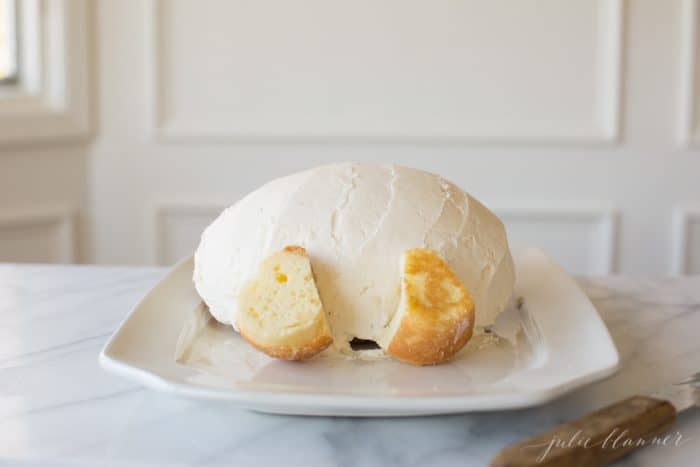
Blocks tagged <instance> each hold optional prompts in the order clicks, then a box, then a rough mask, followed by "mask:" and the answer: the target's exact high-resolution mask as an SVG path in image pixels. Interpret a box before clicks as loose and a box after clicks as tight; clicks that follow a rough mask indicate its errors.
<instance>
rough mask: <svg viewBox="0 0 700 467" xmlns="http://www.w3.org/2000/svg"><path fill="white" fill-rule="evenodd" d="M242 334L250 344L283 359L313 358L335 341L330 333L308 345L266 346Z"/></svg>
mask: <svg viewBox="0 0 700 467" xmlns="http://www.w3.org/2000/svg"><path fill="white" fill-rule="evenodd" d="M240 334H241V336H243V338H244V339H245V340H246V341H248V343H249V344H250V345H252V346H253V347H255V348H256V349H258V350H260V351H261V352H264V353H266V354H267V355H269V356H270V357H273V358H279V359H281V360H292V361H299V360H306V359H307V358H311V357H313V356H314V355H316V354H317V353H319V352H321V351H323V350H325V349H326V348H327V347H328V346H329V345H331V343H332V342H333V338H332V337H331V336H328V335H323V336H318V337H316V338H314V339H313V340H312V341H311V342H309V343H308V344H306V345H302V346H299V347H292V346H288V345H278V346H266V345H263V344H258V343H257V342H255V340H253V339H251V338H250V337H248V336H247V335H246V334H245V333H244V332H243V331H241V333H240Z"/></svg>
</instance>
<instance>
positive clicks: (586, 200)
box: [0, 0, 700, 274]
mask: <svg viewBox="0 0 700 467" xmlns="http://www.w3.org/2000/svg"><path fill="white" fill-rule="evenodd" d="M697 16H698V15H697V7H696V2H695V1H692V0H674V1H668V0H634V1H627V2H625V1H621V0H619V1H618V0H598V1H591V0H576V1H567V2H561V1H559V0H550V1H543V0H527V1H519V2H512V1H486V0H473V1H466V0H435V1H432V2H425V1H417V0H416V1H405V0H404V1H400V0H386V1H383V2H373V1H370V0H357V1H353V2H349V1H343V2H341V1H331V2H329V1H321V0H303V1H302V0H300V1H298V2H291V3H290V2H282V1H279V0H278V1H271V0H268V1H265V0H258V1H255V2H252V1H242V0H235V1H213V0H209V1H200V2H193V1H189V0H151V1H145V2H141V1H136V0H129V1H107V0H104V1H100V2H98V3H97V5H96V12H95V21H96V28H95V31H96V32H95V50H96V53H95V55H94V60H95V66H94V68H95V70H96V73H95V76H94V77H93V78H94V80H95V85H96V86H95V87H96V89H97V95H96V99H95V103H96V107H97V114H96V116H95V117H96V121H95V122H94V123H95V128H96V136H95V139H94V141H93V143H92V145H91V146H90V149H89V173H88V175H87V177H86V178H87V181H86V183H87V186H88V193H89V195H88V200H89V210H88V211H87V213H88V216H89V220H90V223H89V225H90V229H89V232H88V235H87V238H88V239H90V240H91V243H92V244H91V245H88V246H89V250H88V259H90V260H93V261H95V262H98V263H128V264H142V263H147V262H159V263H162V264H167V263H172V262H173V261H174V260H175V259H177V258H178V257H179V256H182V255H185V254H187V253H188V252H189V251H191V250H192V248H193V247H194V245H195V244H196V241H197V237H198V234H199V232H200V231H201V229H202V228H203V227H204V226H205V225H206V224H207V223H208V222H209V221H210V220H211V219H212V218H213V217H214V216H215V215H216V214H217V213H218V211H219V210H220V209H221V208H222V207H223V206H225V205H227V204H230V203H232V202H234V201H235V200H236V199H238V198H239V197H241V196H242V195H244V194H245V193H247V192H248V191H249V190H252V189H254V188H255V187H257V186H258V185H260V184H261V183H263V182H265V181H266V180H269V179H271V178H273V177H277V176H281V175H284V174H287V173H290V172H293V171H297V170H301V169H304V168H307V167H310V166H313V165H317V164H323V163H330V162H333V161H341V160H358V161H381V162H396V163H399V164H404V165H409V166H414V167H419V168H424V169H428V170H431V171H435V172H438V173H441V174H443V175H445V176H447V177H448V178H450V179H451V180H453V181H455V182H457V183H458V184H460V185H461V186H462V187H464V188H465V189H467V190H468V191H470V192H471V193H472V194H474V195H476V196H477V197H478V198H480V199H482V200H483V201H484V202H485V203H486V204H487V205H490V206H492V207H493V208H494V209H495V210H496V211H497V212H498V213H499V214H500V215H501V216H502V217H503V219H504V221H505V222H506V224H507V226H508V228H509V233H510V237H511V240H512V243H515V244H537V245H539V246H542V247H543V248H545V249H547V250H549V251H551V252H552V254H554V256H556V257H557V258H558V259H559V260H560V261H561V262H562V263H563V264H564V265H565V266H566V267H567V268H569V269H570V270H572V271H574V272H580V273H608V272H624V273H635V274H665V273H671V272H673V273H678V272H695V273H698V272H700V209H697V207H699V206H700V181H699V180H698V178H699V177H698V175H699V174H700V159H699V157H700V156H699V155H698V153H697V150H696V149H695V148H696V144H697V141H700V122H699V121H698V119H697V118H695V115H697V114H698V110H699V109H700V92H698V91H700V88H699V86H700V82H698V80H697V79H696V76H698V74H697V73H696V67H697V66H698V64H697V63H696V62H695V60H693V57H694V56H695V55H696V50H697V49H696V44H697V39H698V37H697V35H696V30H695V25H696V23H697ZM0 160H2V159H1V158H0ZM18 196H19V195H18ZM21 196H24V195H21Z"/></svg>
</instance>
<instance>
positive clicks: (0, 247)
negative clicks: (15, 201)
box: [0, 206, 77, 263]
mask: <svg viewBox="0 0 700 467" xmlns="http://www.w3.org/2000/svg"><path fill="white" fill-rule="evenodd" d="M76 215H77V209H75V208H72V207H68V206H46V207H18V208H15V207H13V208H9V209H2V212H0V256H2V259H0V261H28V260H29V261H32V262H45V263H53V262H57V263H73V262H75V260H76V254H75V245H76ZM27 242H29V244H28V245H24V246H26V247H27V248H29V247H31V250H29V249H27V248H24V249H23V251H18V250H20V249H22V248H21V245H20V244H22V243H27Z"/></svg>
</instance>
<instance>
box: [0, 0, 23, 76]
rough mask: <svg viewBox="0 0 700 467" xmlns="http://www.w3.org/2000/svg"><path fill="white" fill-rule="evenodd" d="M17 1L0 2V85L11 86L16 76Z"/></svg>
mask: <svg viewBox="0 0 700 467" xmlns="http://www.w3.org/2000/svg"><path fill="white" fill-rule="evenodd" d="M16 7H17V0H0V84H13V83H15V82H16V81H17V74H18V65H19V63H18V62H19V60H18V47H17V8H16Z"/></svg>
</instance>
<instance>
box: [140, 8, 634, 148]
mask: <svg viewBox="0 0 700 467" xmlns="http://www.w3.org/2000/svg"><path fill="white" fill-rule="evenodd" d="M176 5H177V3H176V2H163V1H162V0H151V3H150V10H151V13H150V14H151V18H150V21H149V25H150V28H151V31H150V34H149V36H150V40H151V44H150V51H151V53H150V59H149V64H150V67H151V68H150V72H149V74H150V77H149V80H150V82H151V104H152V105H151V112H152V116H151V120H152V123H153V126H154V133H155V136H156V139H157V140H158V141H161V142H177V143H187V142H192V143H217V142H220V143H372V142H389V143H411V142H425V143H433V144H441V143H447V144H455V143H456V144H502V145H510V144H518V145H523V144H525V145H527V144H534V145H573V146H579V145H583V146H588V145H600V144H611V143H615V142H616V141H617V140H618V138H619V121H620V105H621V104H620V101H621V99H620V95H621V85H622V84H621V82H622V78H621V69H622V66H621V63H622V40H623V27H624V23H625V21H624V17H623V16H624V1H623V0H597V1H596V2H594V5H595V6H594V8H595V11H594V12H593V13H591V14H593V15H594V18H593V19H594V22H595V32H590V34H594V35H597V37H594V38H592V39H591V38H589V37H588V34H589V32H585V33H584V32H582V33H581V34H584V35H585V39H584V38H583V37H582V38H580V39H579V38H576V39H575V41H579V42H577V44H578V45H579V46H581V47H584V46H583V45H581V44H582V42H580V41H583V40H585V41H589V42H590V47H592V48H594V50H593V52H592V54H593V55H594V56H595V58H594V60H595V63H594V64H593V68H594V69H595V70H594V71H593V76H592V77H590V80H592V81H591V83H592V84H591V83H588V82H585V80H583V81H582V80H580V79H579V78H576V77H569V75H566V76H567V78H566V79H571V80H572V82H571V83H568V84H567V83H558V84H557V86H552V87H551V88H552V89H556V88H557V87H558V86H569V85H570V86H585V89H586V90H587V92H590V94H591V101H592V105H593V110H592V111H590V112H589V110H585V111H584V110H583V109H584V108H585V107H586V105H587V104H585V103H581V102H577V106H578V107H577V106H573V105H572V106H571V109H569V108H568V107H557V108H556V110H552V112H550V113H549V114H546V115H544V114H539V113H538V114H535V113H533V112H535V111H536V110H537V109H536V107H537V106H529V105H528V106H525V107H523V108H525V109H527V108H529V109H531V110H530V111H528V112H530V114H528V115H524V114H523V115H519V116H516V117H513V116H512V115H506V111H505V110H502V109H501V108H500V107H499V110H498V111H496V113H495V114H494V115H492V116H491V118H490V119H480V118H478V119H476V120H474V121H472V122H463V121H462V120H461V117H462V116H463V115H464V112H462V113H460V111H457V112H454V109H452V107H451V106H453V105H455V104H454V103H452V102H450V103H447V102H446V101H445V102H443V101H439V102H438V103H437V104H435V103H432V102H431V103H428V104H425V106H426V108H430V106H431V105H438V106H441V107H439V108H438V110H440V111H443V110H445V109H446V108H447V107H450V109H449V111H447V112H446V113H445V114H446V115H448V116H447V117H444V118H443V117H440V118H438V117H430V112H423V113H422V114H424V115H427V116H426V117H421V118H423V119H424V120H425V121H426V122H427V124H426V125H422V124H421V122H423V120H420V119H419V120H417V122H418V123H415V122H414V123H415V125H413V126H412V125H404V124H403V123H402V122H401V116H402V115H404V116H405V113H402V111H400V106H399V110H396V105H395V104H391V103H387V105H386V106H385V108H388V109H389V110H388V111H387V112H388V114H387V116H386V118H383V119H381V120H380V121H378V123H377V122H374V121H372V122H370V123H368V124H365V123H364V122H365V120H364V119H363V118H362V116H363V115H365V116H366V115H373V114H376V112H375V110H376V109H374V107H373V106H371V105H369V104H368V105H366V106H365V107H363V104H358V105H359V106H360V107H358V108H355V107H353V105H355V104H356V102H353V103H352V104H353V105H346V104H348V103H347V102H344V101H342V100H341V101H338V102H336V101H334V100H333V99H334V98H335V99H337V96H338V95H344V94H343V93H342V92H340V91H339V92H331V91H328V96H326V94H324V93H323V92H324V91H322V89H323V86H316V87H314V86H305V85H304V84H300V85H299V86H300V87H301V88H302V89H303V92H305V93H307V94H304V96H303V97H308V99H307V102H311V103H314V105H316V104H318V103H320V102H327V103H328V105H329V106H333V105H335V106H338V108H342V109H345V110H343V111H342V112H339V111H338V110H337V109H336V110H332V109H331V110H328V114H327V115H326V114H324V113H323V112H322V111H319V112H317V113H313V112H312V113H309V114H308V115H307V114H304V115H303V118H293V117H291V116H288V117H286V119H285V118H280V117H279V116H278V115H277V114H276V113H275V112H274V111H273V110H270V109H273V108H274V106H272V107H265V108H263V110H260V109H261V108H262V107H261V106H259V105H258V104H252V103H251V102H248V100H247V99H246V98H247V94H246V92H245V91H246V89H247V88H246V83H248V81H246V80H245V79H244V78H240V79H241V82H240V83H237V82H235V79H234V82H230V81H231V76H234V77H235V76H239V75H240V73H242V72H243V71H242V70H255V69H256V67H254V66H250V65H249V64H248V62H246V61H245V60H252V59H251V58H249V57H247V55H245V54H242V56H241V57H239V60H243V61H242V62H240V63H236V64H235V66H234V65H221V64H220V63H219V65H217V66H220V65H221V66H223V67H224V68H223V70H224V71H222V72H221V73H222V74H221V76H222V77H223V76H226V77H227V79H226V80H225V81H226V82H227V83H229V84H230V89H234V90H235V89H243V91H241V93H242V95H243V96H244V97H242V98H241V99H239V101H237V104H236V106H235V116H236V117H239V118H238V119H236V118H233V117H232V116H231V115H229V114H230V113H231V112H232V111H230V110H229V111H227V108H226V107H225V106H224V105H219V103H220V102H221V101H222V100H225V99H218V100H217V101H215V103H210V104H203V103H201V102H200V103H199V104H197V105H196V110H197V112H190V111H189V110H188V107H187V106H188V105H190V104H191V103H190V102H189V100H187V99H185V101H184V102H185V103H184V104H178V105H177V106H173V105H171V103H170V102H171V100H172V99H173V96H176V97H177V96H180V97H182V95H181V94H178V91H177V90H173V89H172V80H173V79H174V73H173V70H172V68H168V65H167V64H168V63H169V62H168V61H170V63H172V60H177V61H178V63H183V62H182V60H183V59H184V60H185V63H186V60H188V59H191V57H189V58H188V57H183V56H179V55H178V56H177V57H175V58H170V56H169V55H168V47H171V48H173V49H174V48H175V47H178V45H177V44H181V43H182V41H179V42H176V41H173V40H172V39H173V37H169V36H168V37H166V35H167V34H168V33H169V32H168V28H167V27H165V24H164V21H168V19H169V18H170V16H171V14H172V12H173V10H174V9H175V8H176ZM180 7H182V6H180ZM230 8H233V7H230ZM250 8H253V7H247V10H246V12H248V10H250ZM358 8H360V7H358ZM407 8H408V7H407ZM253 9H254V8H253ZM324 11H325V10H324ZM324 11H321V12H319V13H318V14H320V15H323V14H325V13H324ZM328 14H330V13H328ZM412 14H414V15H416V14H420V13H416V12H412ZM556 14H560V13H556ZM561 14H566V13H561ZM193 21H194V20H193ZM196 21H203V19H202V18H197V19H196ZM290 24H294V23H293V22H292V23H290ZM316 24H323V21H322V20H321V19H318V20H317V23H316ZM436 24H439V23H436ZM211 27H212V28H214V29H213V31H215V30H216V29H215V28H216V27H217V26H216V25H214V26H211ZM290 27H291V26H290ZM296 27H300V26H299V25H297V26H296ZM436 27H437V26H436ZM239 29H240V28H239ZM243 29H244V30H243V31H238V32H237V33H236V37H238V38H239V40H244V41H245V40H253V39H254V38H252V35H254V34H255V33H254V32H249V31H247V30H245V28H243ZM245 34H251V37H248V36H245ZM280 34H281V35H284V34H285V33H284V32H282V33H280ZM480 34H488V32H484V31H482V32H480ZM211 37H224V36H223V35H221V34H219V35H217V34H216V33H215V32H212V35H211ZM226 37H230V35H226ZM457 40H466V39H465V38H463V37H459V38H458V39H457ZM174 44H175V45H174ZM586 45H587V44H586ZM439 46H440V45H439ZM290 47H291V46H290ZM301 48H302V47H301V46H299V49H301ZM178 50H179V49H178ZM185 50H187V52H186V53H192V52H191V50H189V49H185ZM294 50H297V49H294ZM319 50H325V49H319ZM438 50H442V49H438ZM553 50H554V49H553ZM183 53H185V52H183ZM261 53H262V52H261ZM581 55H582V56H583V55H586V54H581ZM304 57H305V58H308V57H311V59H310V60H314V59H318V60H320V61H319V62H313V63H314V65H315V67H316V68H315V69H321V70H324V67H330V68H332V67H333V66H335V65H334V64H335V62H329V63H327V62H326V61H324V60H328V59H327V57H328V54H324V53H321V52H318V53H317V55H308V56H307V55H304ZM319 57H320V58H319ZM195 60H196V59H195ZM226 61H230V57H229V58H227V60H226ZM465 63H471V62H465ZM582 65H583V64H582ZM182 66H184V65H182ZM226 66H228V67H229V68H226ZM281 66H282V65H281ZM289 66H291V68H290V69H289V70H288V71H290V72H291V73H292V75H293V74H294V72H295V69H294V66H293V65H289ZM469 66H470V65H466V64H465V65H464V67H465V69H469ZM493 66H494V67H495V66H496V65H493ZM561 66H562V67H563V66H564V65H561ZM586 66H587V67H590V64H586ZM190 68H191V69H201V68H202V67H196V66H191V67H190ZM204 68H207V67H206V66H205V67H204ZM330 68H328V69H330ZM217 69H218V68H217ZM232 70H239V71H236V72H234V71H232ZM282 71H284V69H281V70H280V72H282ZM296 71H298V70H296ZM377 72H378V73H379V75H378V77H377V83H379V84H381V83H382V82H383V81H382V80H383V79H389V78H388V77H387V76H382V75H381V73H382V71H381V69H378V71H377ZM246 73H248V72H246ZM387 73H389V72H387ZM494 73H495V74H496V76H501V75H498V74H497V72H496V71H494ZM177 74H181V73H179V72H178V73H177ZM237 74H238V75H237ZM389 74H390V73H389ZM197 76H199V75H197ZM217 76H218V75H217ZM332 76H334V77H335V76H336V75H334V74H332ZM391 76H393V75H391ZM428 76H430V78H429V79H434V77H433V76H432V75H428ZM538 76H539V75H538ZM175 78H177V77H175ZM339 79H340V83H341V84H340V85H339V86H340V87H339V89H343V88H342V86H341V85H342V83H344V81H342V78H339ZM474 79H475V80H476V81H475V82H474V83H473V85H474V86H479V84H478V83H481V81H479V80H480V79H481V78H474ZM502 79H506V78H502ZM533 79H534V78H533ZM587 79H588V78H587ZM535 81H537V80H535ZM188 82H189V81H188ZM300 82H301V83H304V81H303V80H302V81H300ZM324 82H326V83H328V81H324ZM426 83H427V84H426V85H429V84H430V82H429V81H427V82H426ZM582 83H583V84H582ZM200 84H201V85H202V86H207V84H206V83H200ZM432 84H434V85H436V86H439V84H438V83H437V82H435V83H432ZM332 85H333V82H331V84H329V86H332ZM251 86H256V85H251ZM270 86H272V87H271V88H270V90H269V92H268V93H267V94H266V98H265V99H264V100H269V99H272V100H274V99H275V98H277V96H276V93H277V88H275V87H274V83H271V84H270ZM373 86H374V85H372V84H367V85H366V87H363V88H361V89H362V91H358V92H361V93H362V92H363V91H364V90H367V92H368V93H374V92H377V91H376V90H375V88H374V87H373ZM464 86H469V84H468V83H466V84H464ZM590 86H593V87H594V89H591V88H590ZM181 88H182V87H181ZM523 88H524V87H523ZM255 89H256V91H259V89H257V88H255ZM389 89H391V87H390V88H389ZM437 89H439V88H437ZM210 92H211V93H212V95H221V93H222V90H221V89H212V90H210ZM516 92H517V93H518V96H520V97H521V98H522V97H523V96H522V95H521V94H522V93H526V91H525V90H524V89H518V90H517V91H516ZM539 92H540V93H549V92H550V91H549V89H547V90H543V89H542V88H541V89H540V91H539ZM250 94H253V93H250ZM439 94H440V93H439ZM443 94H445V93H441V94H440V96H442V95H443ZM579 94H580V93H572V94H570V95H572V96H576V95H579ZM289 95H294V93H293V92H291V91H290V92H288V94H284V93H283V96H282V97H281V99H286V98H288V97H289ZM361 95H362V94H361ZM402 95H403V94H401V93H398V94H397V96H402ZM468 95H469V96H470V95H471V94H468ZM329 96H331V97H329ZM333 96H335V97H333ZM382 96H383V94H382V93H378V95H377V96H374V94H365V95H362V97H363V98H365V97H366V98H367V100H368V101H372V102H374V101H376V100H377V99H379V100H381V97H382ZM221 97H224V98H225V97H226V96H221ZM268 97H269V99H268ZM375 97H376V98H375ZM292 100H294V99H292ZM357 100H358V99H355V101H357ZM359 100H362V99H359ZM516 100H517V99H516ZM331 101H332V102H331ZM467 101H469V99H467ZM285 102H286V101H285ZM207 105H208V106H209V107H207ZM285 105H286V108H289V107H304V106H303V105H300V106H297V105H294V106H292V105H291V104H289V105H287V104H285ZM421 105H423V104H421ZM458 105H461V106H463V108H467V107H468V105H467V104H466V102H462V103H460V104H458ZM485 105H486V104H485ZM492 105H493V104H492ZM499 105H500V104H499ZM213 107H216V108H215V109H213V110H212V108H213ZM248 107H250V113H251V115H250V116H251V118H246V116H247V114H246V112H248V110H247V109H248ZM316 107H322V106H320V104H318V105H316ZM417 108H419V109H422V108H423V107H420V106H419V107H417ZM574 108H575V109H576V110H572V109H574ZM203 109H204V110H203ZM222 109H223V110H222ZM241 109H242V110H241ZM265 109H267V110H265ZM392 109H393V110H392ZM408 111H409V113H413V114H416V113H421V112H414V111H413V110H410V109H409V110H408ZM569 111H570V112H571V114H570V115H566V114H562V112H569ZM260 112H262V114H261V113H260ZM265 112H267V113H265ZM469 112H471V109H470V110H469ZM523 112H526V110H523V111H522V112H521V113H523ZM198 113H199V114H201V113H204V115H205V117H204V118H203V117H202V116H201V115H199V114H198ZM252 114H255V115H252ZM469 115H472V114H469ZM543 115H544V116H543ZM472 116H473V115H472ZM297 117H299V116H297ZM431 118H435V120H434V121H433V120H431ZM441 119H447V121H448V123H450V124H451V128H447V129H444V128H445V127H444V126H441V123H442V121H443V120H441ZM253 120H255V122H256V123H250V124H249V125H248V122H249V121H253ZM299 121H302V123H301V124H298V122H299ZM236 122H239V123H238V124H237V123H236ZM240 122H246V125H247V126H246V127H241V124H240ZM484 122H486V123H484ZM477 123H478V124H477Z"/></svg>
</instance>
